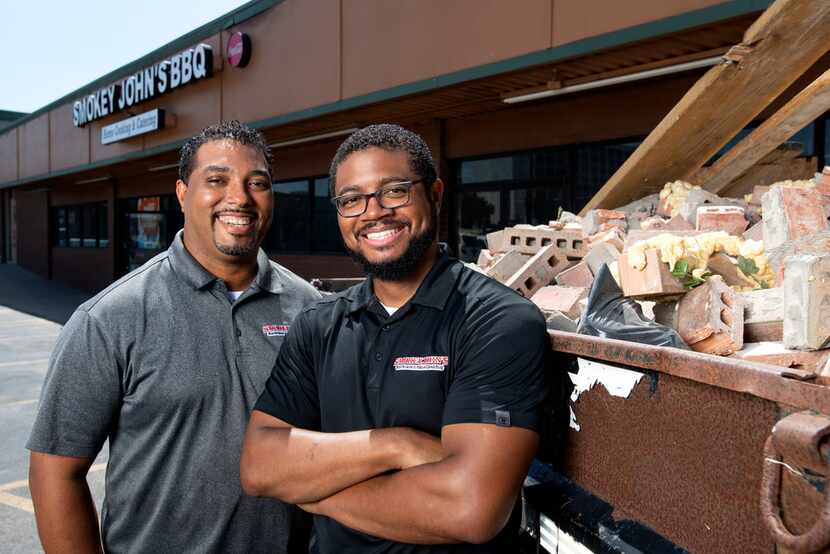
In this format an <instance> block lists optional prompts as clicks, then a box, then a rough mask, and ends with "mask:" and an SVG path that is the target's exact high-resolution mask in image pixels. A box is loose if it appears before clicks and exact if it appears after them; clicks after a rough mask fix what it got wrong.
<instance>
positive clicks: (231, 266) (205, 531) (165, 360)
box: [27, 122, 319, 553]
mask: <svg viewBox="0 0 830 554" xmlns="http://www.w3.org/2000/svg"><path fill="white" fill-rule="evenodd" d="M269 162H270V152H269V150H268V147H267V146H266V145H265V142H264V140H263V137H262V135H261V134H260V133H258V132H256V131H253V130H251V129H249V128H247V127H245V126H243V125H241V124H239V123H238V122H228V123H222V124H219V125H215V126H212V127H208V128H207V129H205V130H204V131H202V133H200V134H199V135H197V136H196V137H193V138H192V139H190V141H188V143H187V144H185V146H184V147H183V148H182V156H181V160H180V164H179V177H180V179H179V181H178V182H177V183H176V194H177V196H178V199H179V202H180V203H181V206H182V210H183V212H184V216H185V225H184V231H183V233H182V232H179V234H178V235H177V236H176V239H175V241H174V243H173V245H172V246H171V247H170V248H169V250H167V252H164V253H162V254H159V255H158V256H156V257H155V258H153V259H152V260H150V261H149V262H147V263H146V264H145V265H143V266H142V267H140V268H139V269H137V270H135V271H133V272H132V273H130V274H129V275H127V276H125V277H124V278H122V279H120V280H119V281H117V282H116V283H114V284H113V285H111V286H110V287H108V288H107V289H105V290H104V291H102V292H101V293H99V294H98V295H97V296H95V297H94V298H93V299H91V300H89V301H88V302H86V303H84V304H83V305H81V306H80V307H79V308H78V310H77V311H76V312H75V313H74V314H73V316H72V318H71V319H70V320H69V322H67V324H66V327H65V328H64V329H63V332H62V333H61V336H60V338H59V340H58V343H57V345H56V347H55V351H54V352H53V354H52V359H51V361H50V367H49V372H48V374H47V377H46V382H45V384H44V387H43V392H42V395H41V402H40V408H39V411H38V415H37V419H36V421H35V425H34V429H33V430H32V434H31V437H30V439H29V443H28V445H27V447H28V448H29V450H31V451H32V454H31V464H30V476H29V483H30V488H31V491H32V499H33V502H34V505H35V514H36V517H37V524H38V531H39V533H40V537H41V541H42V542H43V545H44V548H45V549H46V550H47V551H54V552H73V553H75V552H100V551H101V550H102V547H103V550H104V551H105V552H153V553H155V552H200V553H201V552H269V553H274V552H293V551H296V552H300V551H303V550H305V551H306V552H307V549H308V547H307V533H301V532H299V530H300V529H302V531H304V532H307V530H308V526H307V522H306V521H305V518H304V516H303V515H302V514H301V513H300V512H299V510H298V509H297V508H295V507H292V506H287V505H285V504H283V503H281V502H279V501H276V500H273V499H265V498H252V497H247V496H244V494H243V493H242V490H241V487H240V483H239V452H240V449H241V445H242V437H243V434H244V431H245V426H246V424H247V421H248V415H249V413H250V411H251V408H252V407H253V405H254V403H255V402H256V399H257V397H258V396H259V394H260V392H262V389H263V386H264V384H265V381H266V379H267V378H268V376H269V374H270V372H271V369H272V368H273V366H274V361H275V359H276V357H277V353H278V352H279V349H280V346H281V344H282V342H283V340H284V337H285V335H286V333H287V331H288V328H289V326H290V325H291V322H292V321H293V319H294V317H295V316H296V315H297V314H298V313H299V312H300V310H301V309H302V308H303V307H304V306H305V305H307V304H308V303H310V302H312V301H313V300H315V299H317V298H318V297H319V294H318V293H317V292H316V291H315V290H314V289H313V288H312V287H311V286H310V285H309V284H308V283H306V282H305V281H303V280H302V279H300V278H299V277H297V276H296V275H294V274H293V273H291V272H290V271H288V270H286V269H284V268H283V267H281V266H279V265H277V264H275V263H273V262H271V261H270V260H269V259H268V257H267V256H266V255H265V253H264V252H263V251H262V250H261V249H260V248H259V245H260V243H261V242H262V240H263V238H264V237H265V235H266V233H267V232H268V228H269V226H270V223H271V217H272V212H273V196H272V192H271V176H270V172H269ZM106 440H109V462H108V465H107V470H106V498H105V500H104V505H103V510H102V514H101V520H102V521H101V532H100V534H99V531H98V521H97V517H96V513H95V507H94V504H93V502H92V498H91V495H90V492H89V488H88V486H87V483H86V473H87V471H88V469H89V467H90V465H91V463H92V461H93V460H94V459H95V456H96V455H97V454H98V452H99V451H100V449H101V448H102V446H103V444H104V441H106Z"/></svg>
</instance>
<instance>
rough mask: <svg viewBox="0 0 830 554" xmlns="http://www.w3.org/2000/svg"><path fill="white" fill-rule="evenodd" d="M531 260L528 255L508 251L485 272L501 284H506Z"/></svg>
mask: <svg viewBox="0 0 830 554" xmlns="http://www.w3.org/2000/svg"><path fill="white" fill-rule="evenodd" d="M529 259H530V256H528V255H527V254H522V253H521V252H519V251H517V250H508V251H507V252H505V253H504V255H502V256H501V257H500V258H499V259H498V260H496V261H495V262H494V263H493V264H492V265H490V267H488V268H487V269H485V271H484V272H485V273H486V274H487V275H489V276H490V277H492V278H493V279H495V280H496V281H498V282H499V283H504V282H506V281H507V280H508V279H510V278H511V277H512V276H513V275H514V274H515V273H516V272H517V271H519V270H520V269H521V268H522V266H523V265H525V263H527V261H528V260H529Z"/></svg>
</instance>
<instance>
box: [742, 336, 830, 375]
mask: <svg viewBox="0 0 830 554" xmlns="http://www.w3.org/2000/svg"><path fill="white" fill-rule="evenodd" d="M732 357H733V358H740V359H742V360H747V361H750V362H758V363H762V364H770V365H777V366H782V367H793V368H796V369H801V370H803V371H813V372H816V373H818V372H819V371H820V370H821V369H822V368H823V367H824V365H825V363H826V362H827V361H828V358H830V351H827V350H816V351H804V350H792V349H789V348H787V347H785V346H784V345H783V344H781V343H780V342H752V343H744V347H743V349H741V350H739V351H737V352H735V353H734V354H732Z"/></svg>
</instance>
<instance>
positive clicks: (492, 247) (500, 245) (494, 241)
mask: <svg viewBox="0 0 830 554" xmlns="http://www.w3.org/2000/svg"><path fill="white" fill-rule="evenodd" d="M504 231H505V229H502V230H501V231H494V232H492V233H487V249H488V250H489V251H490V253H491V254H499V253H501V252H506V251H507V241H506V237H505V233H504Z"/></svg>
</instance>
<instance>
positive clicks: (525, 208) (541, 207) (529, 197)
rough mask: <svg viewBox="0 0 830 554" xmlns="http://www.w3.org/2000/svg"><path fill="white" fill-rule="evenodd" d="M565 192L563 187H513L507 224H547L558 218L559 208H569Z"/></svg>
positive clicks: (510, 192) (510, 193)
mask: <svg viewBox="0 0 830 554" xmlns="http://www.w3.org/2000/svg"><path fill="white" fill-rule="evenodd" d="M565 192H566V191H565V190H564V189H563V188H561V187H535V188H523V189H511V190H510V191H509V197H508V198H509V202H508V206H509V208H510V209H509V212H508V218H507V225H508V226H513V225H518V224H520V223H527V224H529V225H546V224H547V223H548V222H549V221H551V220H552V219H556V216H557V212H558V211H559V208H562V209H567V207H568V202H567V199H566V198H565V197H564V193H565Z"/></svg>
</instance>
